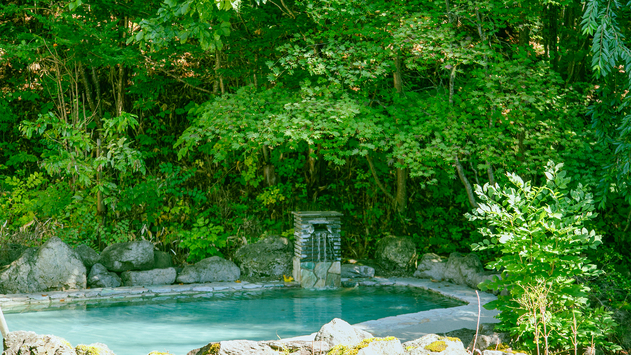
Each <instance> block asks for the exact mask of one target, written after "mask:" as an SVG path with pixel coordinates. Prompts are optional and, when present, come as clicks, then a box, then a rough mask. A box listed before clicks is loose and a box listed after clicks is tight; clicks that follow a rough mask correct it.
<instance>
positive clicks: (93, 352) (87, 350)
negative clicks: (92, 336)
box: [74, 343, 116, 355]
mask: <svg viewBox="0 0 631 355" xmlns="http://www.w3.org/2000/svg"><path fill="white" fill-rule="evenodd" d="M74 350H75V352H76V353H77V355H116V354H114V352H113V351H112V350H110V348H109V347H108V346H107V345H105V344H101V343H94V344H90V345H85V344H79V345H77V347H75V349H74Z"/></svg>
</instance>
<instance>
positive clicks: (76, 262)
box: [0, 237, 240, 294]
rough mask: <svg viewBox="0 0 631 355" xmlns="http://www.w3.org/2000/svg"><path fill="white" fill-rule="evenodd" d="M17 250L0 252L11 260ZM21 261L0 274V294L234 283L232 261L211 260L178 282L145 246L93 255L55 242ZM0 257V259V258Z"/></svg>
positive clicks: (29, 251) (166, 258)
mask: <svg viewBox="0 0 631 355" xmlns="http://www.w3.org/2000/svg"><path fill="white" fill-rule="evenodd" d="M18 249H19V248H15V247H13V246H11V248H9V249H8V250H6V251H5V252H4V254H5V256H6V257H7V258H9V257H11V258H13V257H14V255H13V254H14V251H15V250H18ZM20 250H23V253H22V255H21V256H20V257H19V258H17V259H16V260H13V261H11V263H10V264H9V265H7V266H5V267H4V268H3V269H1V270H0V293H4V294H10V293H36V292H46V291H65V290H72V289H84V288H86V287H91V288H101V287H119V286H121V285H124V286H150V285H168V284H172V283H174V282H175V281H176V278H177V280H178V282H181V283H195V282H213V281H234V280H237V279H239V277H240V270H239V267H238V266H237V265H236V264H235V263H233V262H232V261H229V260H225V259H223V258H220V257H211V258H208V259H204V260H202V261H200V262H198V263H197V264H195V265H192V266H187V267H185V268H184V270H183V271H182V273H181V274H180V275H179V276H178V274H177V271H176V269H175V268H174V267H173V261H172V260H171V256H170V255H169V254H167V253H163V252H159V251H154V250H153V244H152V243H151V242H149V241H145V240H142V241H133V242H126V243H116V244H112V245H110V246H108V247H107V248H105V250H103V252H101V254H100V255H99V253H97V252H96V251H94V250H93V249H92V248H90V247H89V246H87V245H79V246H78V247H77V248H76V249H74V250H73V249H72V248H70V247H69V246H68V245H66V244H65V243H64V242H63V241H62V240H61V239H59V238H57V237H52V238H50V239H49V240H48V241H47V242H46V243H44V245H42V246H41V247H40V248H23V249H20ZM0 254H1V253H0Z"/></svg>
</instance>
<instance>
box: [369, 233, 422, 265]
mask: <svg viewBox="0 0 631 355" xmlns="http://www.w3.org/2000/svg"><path fill="white" fill-rule="evenodd" d="M375 258H376V259H377V262H378V263H379V264H380V265H381V266H382V267H383V268H384V269H386V270H408V269H409V268H413V267H414V266H415V263H416V258H417V255H416V244H414V241H412V239H410V238H407V237H395V236H388V237H385V238H382V239H381V240H380V241H379V242H378V243H377V250H376V252H375Z"/></svg>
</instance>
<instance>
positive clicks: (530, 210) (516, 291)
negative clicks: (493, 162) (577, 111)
mask: <svg viewBox="0 0 631 355" xmlns="http://www.w3.org/2000/svg"><path fill="white" fill-rule="evenodd" d="M562 166H563V165H562V164H559V165H554V164H553V163H548V166H547V169H546V173H545V175H546V183H545V185H543V186H540V187H537V186H531V184H530V182H524V181H523V180H522V179H521V178H520V177H519V176H517V175H515V174H510V173H509V174H507V176H508V180H509V182H510V184H509V185H507V186H503V187H500V186H498V185H495V186H490V185H488V184H486V185H484V187H483V188H480V187H479V186H478V187H477V188H476V194H477V195H478V197H479V198H480V202H481V203H480V205H479V208H477V209H476V210H475V211H474V212H473V213H472V214H470V215H467V217H468V218H469V219H470V220H483V221H485V222H486V223H487V226H486V227H483V228H481V229H480V232H481V233H482V235H483V236H484V237H485V238H486V239H484V240H483V241H482V242H481V243H477V244H473V245H472V247H473V250H485V249H492V250H495V251H497V252H499V257H498V258H497V259H496V260H495V261H492V262H489V263H488V264H487V267H488V268H491V269H495V270H497V271H500V272H501V277H500V278H494V280H492V281H487V282H484V283H483V284H481V287H482V288H484V289H493V290H497V291H502V290H507V291H508V293H507V294H506V295H500V296H499V297H498V299H497V300H496V301H494V302H491V303H489V304H488V305H487V306H486V307H487V308H491V309H498V310H499V311H500V314H499V315H498V318H499V319H500V320H501V327H502V328H503V330H507V331H509V332H510V333H511V334H512V335H513V336H516V337H518V339H519V340H520V342H522V343H523V345H524V346H526V347H528V348H530V349H532V350H534V349H536V350H537V351H539V346H540V344H542V345H543V346H544V347H545V351H546V353H547V352H548V349H557V350H567V349H575V348H577V347H587V346H590V345H591V344H592V341H594V342H596V343H600V344H603V345H607V346H609V347H611V346H612V344H608V343H606V341H605V336H606V335H607V333H608V332H609V331H610V330H611V329H612V327H613V326H614V325H615V324H614V322H613V320H612V318H611V313H610V312H607V311H605V310H604V309H602V308H598V309H591V308H590V306H589V302H588V297H587V292H588V291H589V288H588V287H587V286H586V285H584V284H579V283H577V282H576V281H577V278H579V277H596V276H598V275H600V274H601V271H599V270H598V269H597V268H596V266H595V265H592V264H589V260H588V259H587V257H586V256H584V252H585V251H586V250H587V249H588V248H592V249H595V248H596V247H597V246H598V245H599V244H601V236H600V235H597V234H596V233H595V232H594V231H593V230H591V231H590V230H587V229H586V228H584V224H585V222H586V221H588V220H589V219H591V218H594V217H595V214H594V213H593V212H592V211H593V210H594V204H593V200H592V195H591V194H590V193H587V192H586V191H585V189H584V188H583V186H582V185H581V184H579V185H578V187H577V188H576V189H575V190H571V191H569V190H568V188H567V186H568V183H569V182H570V180H571V179H570V178H567V177H566V173H565V172H564V171H562V170H561V168H562Z"/></svg>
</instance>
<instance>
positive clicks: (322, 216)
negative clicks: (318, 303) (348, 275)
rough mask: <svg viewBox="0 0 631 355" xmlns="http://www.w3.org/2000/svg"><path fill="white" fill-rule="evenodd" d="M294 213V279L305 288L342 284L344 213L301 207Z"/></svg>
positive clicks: (338, 285)
mask: <svg viewBox="0 0 631 355" xmlns="http://www.w3.org/2000/svg"><path fill="white" fill-rule="evenodd" d="M292 214H293V215H294V236H295V254H294V271H293V277H294V280H296V281H297V282H300V285H301V286H302V287H305V288H312V287H340V282H341V266H340V263H341V260H342V258H341V252H340V248H341V245H340V244H341V238H340V228H341V226H342V224H341V217H342V213H339V212H335V211H300V212H292Z"/></svg>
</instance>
